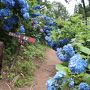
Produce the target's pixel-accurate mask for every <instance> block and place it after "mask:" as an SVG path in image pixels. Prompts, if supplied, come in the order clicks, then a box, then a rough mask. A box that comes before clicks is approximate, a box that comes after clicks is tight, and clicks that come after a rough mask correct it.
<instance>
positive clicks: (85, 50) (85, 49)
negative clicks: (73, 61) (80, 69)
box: [76, 43, 90, 55]
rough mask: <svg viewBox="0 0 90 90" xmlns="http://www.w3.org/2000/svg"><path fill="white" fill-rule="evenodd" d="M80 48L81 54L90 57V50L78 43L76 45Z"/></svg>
mask: <svg viewBox="0 0 90 90" xmlns="http://www.w3.org/2000/svg"><path fill="white" fill-rule="evenodd" d="M76 45H77V46H78V48H79V49H80V51H81V52H83V53H85V54H87V55H90V49H89V48H87V47H85V46H83V45H82V44H81V43H77V44H76Z"/></svg>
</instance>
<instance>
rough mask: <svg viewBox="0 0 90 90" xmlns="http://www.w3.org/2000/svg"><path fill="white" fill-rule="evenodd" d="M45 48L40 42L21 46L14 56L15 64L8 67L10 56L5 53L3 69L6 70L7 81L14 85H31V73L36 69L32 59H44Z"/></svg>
mask: <svg viewBox="0 0 90 90" xmlns="http://www.w3.org/2000/svg"><path fill="white" fill-rule="evenodd" d="M45 48H46V46H44V45H41V44H35V45H27V46H26V47H24V46H22V47H21V49H20V52H19V55H18V56H17V57H14V58H16V62H15V65H14V66H13V67H12V68H9V66H8V65H9V64H5V63H7V62H8V63H9V62H10V60H8V59H10V58H12V57H13V56H12V57H11V56H10V55H9V54H8V55H6V58H7V60H8V61H7V60H5V61H4V66H3V67H4V70H5V71H6V72H7V79H8V81H9V82H10V83H11V84H12V85H13V86H16V87H21V86H24V85H31V83H32V80H33V74H34V71H35V69H36V67H35V65H34V63H33V61H35V60H38V61H40V62H43V61H44V58H45Z"/></svg>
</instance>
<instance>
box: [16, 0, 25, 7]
mask: <svg viewBox="0 0 90 90" xmlns="http://www.w3.org/2000/svg"><path fill="white" fill-rule="evenodd" d="M17 2H18V4H19V6H20V7H22V6H23V5H25V4H26V1H25V0H18V1H17Z"/></svg>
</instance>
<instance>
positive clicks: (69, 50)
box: [63, 44, 75, 57]
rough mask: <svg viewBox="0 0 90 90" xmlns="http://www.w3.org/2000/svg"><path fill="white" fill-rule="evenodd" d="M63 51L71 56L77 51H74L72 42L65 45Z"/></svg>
mask: <svg viewBox="0 0 90 90" xmlns="http://www.w3.org/2000/svg"><path fill="white" fill-rule="evenodd" d="M63 51H64V52H65V53H66V54H67V55H69V56H70V57H72V56H74V54H75V51H74V49H73V47H72V45H71V44H68V45H65V46H64V47H63Z"/></svg>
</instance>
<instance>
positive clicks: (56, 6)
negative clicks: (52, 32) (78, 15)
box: [51, 1, 69, 19]
mask: <svg viewBox="0 0 90 90" xmlns="http://www.w3.org/2000/svg"><path fill="white" fill-rule="evenodd" d="M51 11H52V12H53V13H54V14H55V17H56V18H58V17H61V18H62V19H67V18H68V17H69V14H68V11H67V10H66V7H64V5H63V4H61V3H60V2H55V1H54V2H53V3H52V8H51Z"/></svg>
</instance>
